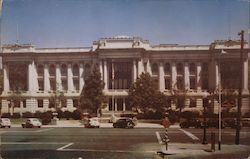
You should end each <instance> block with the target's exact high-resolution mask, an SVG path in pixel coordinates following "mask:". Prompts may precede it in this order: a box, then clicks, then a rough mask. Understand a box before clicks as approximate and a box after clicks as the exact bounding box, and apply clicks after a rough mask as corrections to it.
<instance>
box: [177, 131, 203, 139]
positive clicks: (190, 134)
mask: <svg viewBox="0 0 250 159" xmlns="http://www.w3.org/2000/svg"><path fill="white" fill-rule="evenodd" d="M179 130H181V131H182V132H184V133H185V134H186V135H187V136H188V137H190V138H191V139H193V140H200V139H199V138H198V137H197V136H195V135H194V134H192V133H191V132H189V131H186V130H183V129H179Z"/></svg>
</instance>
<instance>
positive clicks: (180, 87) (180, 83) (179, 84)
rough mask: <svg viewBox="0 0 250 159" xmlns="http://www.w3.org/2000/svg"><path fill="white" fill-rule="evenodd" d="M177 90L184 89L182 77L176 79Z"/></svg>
mask: <svg viewBox="0 0 250 159" xmlns="http://www.w3.org/2000/svg"><path fill="white" fill-rule="evenodd" d="M177 89H179V90H183V89H184V80H183V78H182V77H178V78H177Z"/></svg>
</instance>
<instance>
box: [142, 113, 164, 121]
mask: <svg viewBox="0 0 250 159" xmlns="http://www.w3.org/2000/svg"><path fill="white" fill-rule="evenodd" d="M163 117H164V114H163V112H160V111H155V112H154V111H147V112H145V113H140V114H138V115H137V118H138V119H154V120H159V119H162V118H163Z"/></svg>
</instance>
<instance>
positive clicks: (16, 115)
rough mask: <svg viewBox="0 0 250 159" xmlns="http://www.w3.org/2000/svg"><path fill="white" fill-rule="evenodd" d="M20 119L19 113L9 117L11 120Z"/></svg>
mask: <svg viewBox="0 0 250 159" xmlns="http://www.w3.org/2000/svg"><path fill="white" fill-rule="evenodd" d="M20 117H21V115H20V113H13V115H12V116H11V118H13V119H18V118H20Z"/></svg>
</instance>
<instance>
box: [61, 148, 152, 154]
mask: <svg viewBox="0 0 250 159" xmlns="http://www.w3.org/2000/svg"><path fill="white" fill-rule="evenodd" d="M57 151H66V152H67V151H68V152H111V153H117V152H119V153H155V151H135V150H134V151H133V150H131V151H130V150H104V149H100V150H96V149H60V150H58V149H57Z"/></svg>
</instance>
